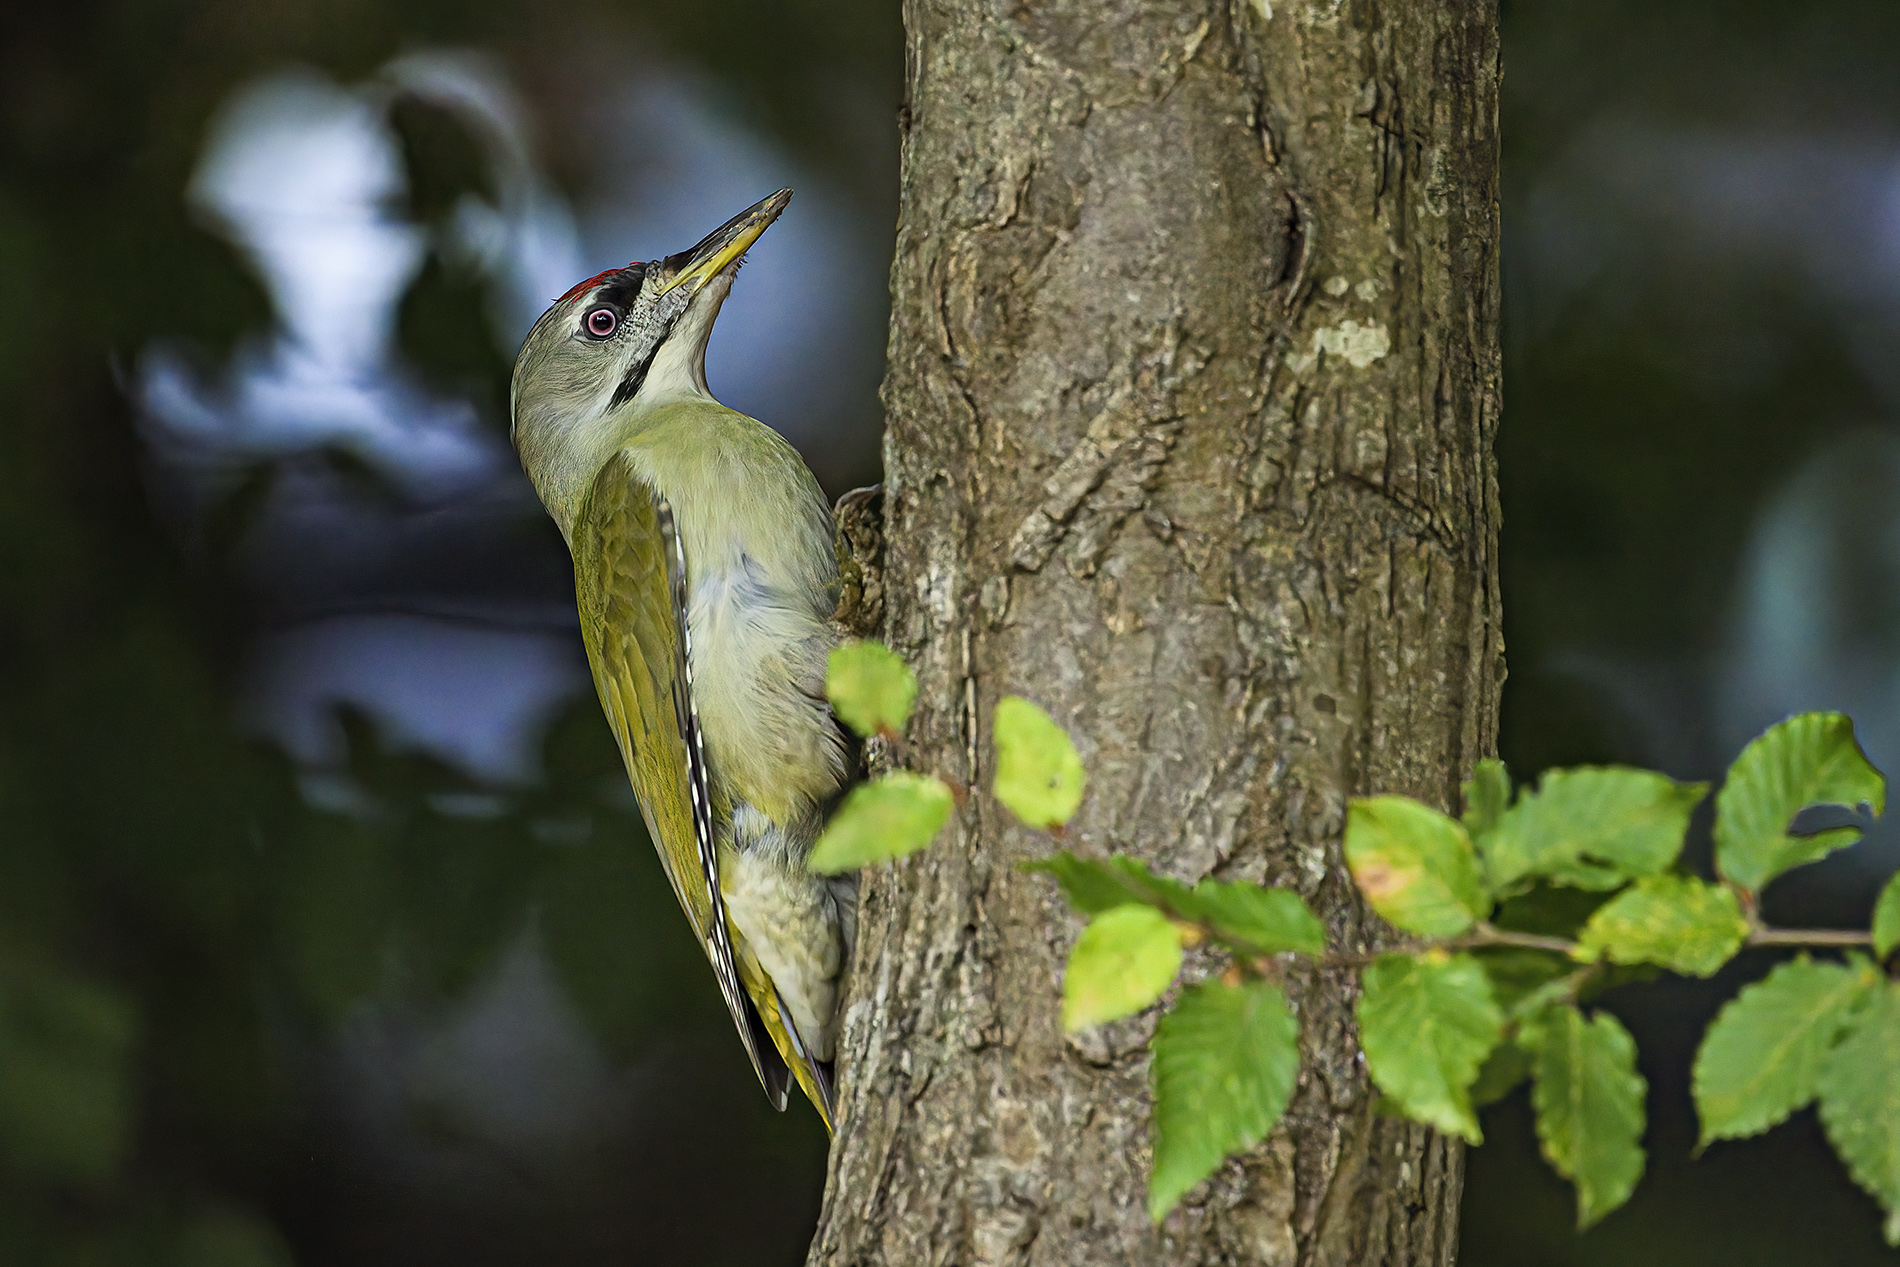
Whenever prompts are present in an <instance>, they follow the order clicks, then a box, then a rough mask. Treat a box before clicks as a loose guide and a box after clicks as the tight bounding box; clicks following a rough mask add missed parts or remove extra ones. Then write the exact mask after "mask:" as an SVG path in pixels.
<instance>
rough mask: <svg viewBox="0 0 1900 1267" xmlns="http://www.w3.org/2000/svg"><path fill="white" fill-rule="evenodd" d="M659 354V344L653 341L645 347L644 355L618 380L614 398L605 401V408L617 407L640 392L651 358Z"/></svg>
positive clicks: (651, 366) (651, 364)
mask: <svg viewBox="0 0 1900 1267" xmlns="http://www.w3.org/2000/svg"><path fill="white" fill-rule="evenodd" d="M661 342H664V340H662V341H661ZM659 354H660V345H659V344H658V343H655V344H654V345H653V346H652V347H650V348H648V349H647V354H646V355H645V356H643V357H641V358H640V359H639V360H638V361H635V362H634V363H633V366H632V368H630V369H629V370H628V371H627V376H626V377H625V378H623V379H621V380H620V386H618V387H616V388H614V398H613V399H612V400H610V401H608V402H607V408H609V409H618V408H620V406H622V405H624V404H626V403H627V402H628V401H630V400H632V399H633V398H634V397H635V396H637V395H639V394H640V384H642V383H644V382H646V381H647V371H648V370H650V369H652V368H653V358H654V357H656V356H658V355H659Z"/></svg>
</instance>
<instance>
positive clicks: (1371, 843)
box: [1346, 796, 1491, 937]
mask: <svg viewBox="0 0 1900 1267" xmlns="http://www.w3.org/2000/svg"><path fill="white" fill-rule="evenodd" d="M1346 864H1347V865H1348V866H1349V867H1351V868H1352V878H1353V880H1354V882H1355V883H1357V884H1358V885H1359V888H1360V891H1361V892H1363V893H1364V894H1365V895H1366V900H1367V901H1369V902H1371V903H1372V909H1373V910H1375V911H1377V912H1378V913H1379V914H1380V915H1381V916H1382V917H1383V918H1384V919H1385V920H1386V922H1387V923H1390V924H1392V925H1393V926H1394V927H1396V928H1402V929H1404V930H1405V931H1406V932H1408V933H1418V934H1420V935H1421V936H1424V937H1456V936H1457V935H1458V934H1459V933H1462V932H1464V931H1465V930H1466V929H1467V928H1470V927H1471V925H1472V924H1473V923H1475V922H1476V921H1477V920H1479V919H1481V918H1483V916H1484V915H1485V914H1487V913H1488V912H1489V911H1490V909H1491V903H1490V899H1489V897H1488V896H1487V895H1486V893H1485V889H1484V881H1483V880H1482V879H1481V878H1480V877H1479V875H1478V858H1477V855H1476V854H1475V853H1474V852H1473V851H1472V848H1471V838H1470V837H1469V836H1467V835H1465V829H1464V827H1463V826H1462V825H1461V824H1459V823H1457V822H1455V821H1454V820H1452V819H1450V818H1447V817H1445V815H1443V814H1441V813H1439V812H1438V811H1437V810H1435V809H1432V808H1430V807H1429V806H1426V805H1421V804H1419V803H1418V802H1417V801H1414V800H1411V799H1410V798H1408V797H1403V796H1374V797H1367V798H1365V799H1363V800H1356V801H1354V802H1353V803H1352V804H1351V805H1350V806H1349V807H1348V808H1347V810H1346Z"/></svg>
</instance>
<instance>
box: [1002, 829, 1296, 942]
mask: <svg viewBox="0 0 1900 1267" xmlns="http://www.w3.org/2000/svg"><path fill="white" fill-rule="evenodd" d="M1023 870H1025V871H1042V872H1046V873H1047V874H1049V875H1052V876H1054V877H1055V878H1056V881H1057V882H1058V883H1060V884H1061V885H1062V892H1063V894H1064V896H1066V897H1067V898H1068V899H1069V905H1071V906H1073V907H1075V909H1076V910H1078V911H1081V912H1082V913H1083V914H1085V915H1095V914H1099V913H1100V912H1102V911H1106V910H1111V909H1113V908H1114V907H1117V906H1127V905H1130V904H1140V905H1143V906H1152V907H1156V908H1158V909H1160V910H1164V911H1166V912H1168V913H1169V914H1171V915H1173V916H1175V917H1176V918H1179V919H1183V920H1189V921H1192V922H1195V923H1200V924H1206V925H1207V926H1208V927H1209V928H1211V929H1213V930H1214V931H1215V933H1216V935H1217V936H1221V937H1224V938H1227V939H1230V940H1232V941H1235V942H1238V943H1240V944H1241V946H1242V948H1243V949H1245V950H1247V951H1249V952H1251V953H1253V954H1261V955H1277V954H1280V953H1282V952H1284V951H1299V952H1301V953H1303V954H1309V955H1318V954H1323V953H1325V950H1326V926H1325V925H1324V924H1322V923H1320V922H1319V919H1318V918H1317V917H1316V916H1314V914H1313V913H1312V912H1311V911H1309V910H1308V909H1307V907H1306V903H1305V902H1303V901H1301V900H1300V895H1299V894H1297V893H1294V892H1292V891H1291V890H1289V889H1264V888H1261V887H1260V886H1259V885H1257V884H1246V883H1237V884H1229V883H1224V882H1222V881H1220V880H1203V881H1201V882H1200V883H1199V884H1197V885H1195V886H1194V887H1193V888H1192V889H1190V888H1188V887H1187V885H1185V884H1182V883H1181V882H1180V881H1179V880H1174V879H1170V878H1169V877H1167V876H1164V875H1156V874H1155V873H1154V872H1152V871H1150V870H1149V869H1148V868H1147V867H1146V866H1144V865H1143V864H1142V863H1141V862H1140V861H1138V860H1137V859H1134V858H1130V857H1128V856H1127V855H1125V854H1115V855H1113V856H1112V857H1108V858H1101V859H1096V858H1078V857H1076V856H1075V855H1074V854H1072V853H1069V852H1067V851H1066V850H1064V851H1061V852H1057V853H1053V854H1051V855H1049V856H1048V857H1047V858H1037V859H1035V860H1033V861H1030V862H1025V863H1024V864H1023Z"/></svg>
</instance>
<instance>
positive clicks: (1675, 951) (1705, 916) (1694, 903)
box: [1577, 875, 1748, 977]
mask: <svg viewBox="0 0 1900 1267" xmlns="http://www.w3.org/2000/svg"><path fill="white" fill-rule="evenodd" d="M1747 939H1748V921H1747V920H1745V919H1743V918H1742V907H1741V903H1739V902H1738V901H1736V899H1735V894H1734V892H1733V891H1731V890H1729V889H1727V888H1724V887H1723V886H1721V885H1717V884H1709V883H1708V882H1706V881H1703V880H1698V879H1696V878H1695V877H1694V876H1683V875H1659V876H1652V877H1651V878H1649V879H1647V880H1641V881H1638V882H1637V883H1636V884H1633V885H1631V886H1630V887H1629V888H1628V889H1625V890H1624V891H1623V892H1621V893H1619V894H1617V895H1616V896H1615V897H1613V898H1611V899H1610V900H1609V901H1608V902H1606V903H1604V904H1603V905H1602V906H1600V907H1598V908H1597V910H1596V913H1595V914H1594V915H1592V916H1591V917H1590V921H1589V923H1587V924H1585V925H1584V926H1583V932H1582V933H1581V934H1579V936H1578V938H1577V941H1578V944H1579V945H1580V946H1581V947H1582V949H1583V951H1584V954H1582V955H1579V956H1578V957H1579V958H1585V957H1589V958H1599V957H1603V958H1608V959H1609V960H1610V962H1611V963H1624V964H1631V963H1653V964H1659V965H1661V966H1662V967H1664V968H1668V969H1669V970H1670V971H1672V972H1680V973H1683V974H1685V975H1687V976H1692V977H1707V976H1713V975H1714V974H1715V972H1716V971H1717V970H1718V969H1720V968H1721V966H1722V965H1723V964H1725V963H1727V962H1728V961H1729V960H1730V959H1731V958H1732V957H1733V956H1734V954H1735V952H1736V951H1738V950H1740V949H1741V948H1742V943H1743V942H1744V941H1746V940H1747Z"/></svg>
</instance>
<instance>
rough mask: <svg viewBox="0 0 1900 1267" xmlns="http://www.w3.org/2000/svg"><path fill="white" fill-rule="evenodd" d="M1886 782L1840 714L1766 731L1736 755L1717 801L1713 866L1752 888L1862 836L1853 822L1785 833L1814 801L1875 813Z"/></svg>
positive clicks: (1804, 717)
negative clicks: (1847, 824)
mask: <svg viewBox="0 0 1900 1267" xmlns="http://www.w3.org/2000/svg"><path fill="white" fill-rule="evenodd" d="M1886 803H1887V781H1886V779H1885V778H1883V777H1882V776H1881V773H1880V771H1878V770H1876V769H1874V767H1873V765H1872V763H1870V762H1869V761H1868V760H1867V755H1866V754H1865V753H1863V752H1862V751H1861V750H1860V744H1859V743H1857V742H1856V741H1855V739H1854V723H1853V722H1851V721H1849V720H1848V719H1847V718H1846V717H1844V716H1843V715H1841V714H1840V713H1802V714H1801V715H1800V716H1798V717H1790V718H1788V720H1786V721H1784V722H1780V723H1778V724H1776V725H1774V726H1771V727H1769V728H1768V730H1767V731H1766V732H1765V733H1764V734H1762V735H1761V737H1760V738H1758V739H1756V740H1755V741H1754V742H1753V743H1751V744H1749V745H1748V747H1746V748H1744V749H1743V750H1742V755H1741V756H1739V757H1737V758H1736V759H1735V764H1734V765H1732V766H1730V767H1729V771H1728V781H1727V782H1726V783H1724V784H1723V785H1722V790H1721V792H1719V793H1717V795H1716V798H1715V865H1716V869H1717V870H1719V871H1720V872H1721V873H1722V874H1723V875H1724V876H1726V877H1727V878H1728V879H1730V880H1733V881H1734V882H1735V883H1736V884H1739V885H1741V886H1742V887H1743V888H1744V889H1747V890H1748V891H1749V892H1751V893H1759V892H1761V890H1762V886H1764V885H1766V884H1767V883H1768V882H1769V881H1770V880H1772V879H1774V878H1775V877H1776V876H1778V875H1780V874H1781V873H1782V872H1784V871H1786V870H1788V869H1789V868H1790V867H1798V866H1800V865H1801V864H1802V863H1804V862H1813V861H1815V860H1816V859H1817V858H1824V857H1826V856H1827V855H1828V854H1829V853H1832V852H1833V851H1834V850H1836V849H1841V848H1844V847H1846V846H1848V845H1851V844H1853V843H1854V842H1855V841H1856V840H1859V839H1860V828H1858V827H1835V828H1830V829H1829V830H1827V831H1819V832H1814V833H1812V834H1810V835H1802V836H1796V835H1792V834H1790V833H1789V831H1788V824H1789V823H1790V822H1792V821H1793V819H1794V816H1795V815H1796V814H1798V813H1800V812H1801V811H1802V810H1804V809H1807V808H1808V807H1809V806H1813V805H1845V806H1847V807H1849V808H1854V807H1857V806H1860V805H1866V806H1869V807H1870V808H1871V809H1872V810H1873V812H1874V813H1876V814H1878V813H1880V812H1881V811H1882V810H1883V809H1884V808H1885V807H1886Z"/></svg>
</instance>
